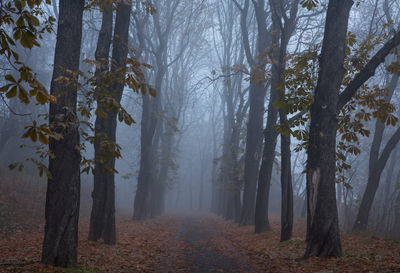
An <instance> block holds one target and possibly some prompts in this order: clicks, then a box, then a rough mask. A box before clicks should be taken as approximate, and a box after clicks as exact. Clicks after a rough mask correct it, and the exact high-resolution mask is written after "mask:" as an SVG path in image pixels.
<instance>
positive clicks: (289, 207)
mask: <svg viewBox="0 0 400 273" xmlns="http://www.w3.org/2000/svg"><path fill="white" fill-rule="evenodd" d="M282 112H283V111H282V110H281V111H280V119H281V124H285V123H286V122H287V121H286V120H285V118H286V113H282ZM290 159H291V153H290V136H285V135H281V191H282V206H281V242H283V241H286V240H290V239H291V238H292V233H293V187H292V172H291V160H290Z"/></svg>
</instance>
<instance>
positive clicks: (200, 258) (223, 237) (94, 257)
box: [0, 212, 400, 273]
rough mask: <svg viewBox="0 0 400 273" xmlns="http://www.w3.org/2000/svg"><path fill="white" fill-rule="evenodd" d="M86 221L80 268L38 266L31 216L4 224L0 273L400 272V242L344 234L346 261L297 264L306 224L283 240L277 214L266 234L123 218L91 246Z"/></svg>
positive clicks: (173, 219) (194, 217) (186, 217)
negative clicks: (112, 235)
mask: <svg viewBox="0 0 400 273" xmlns="http://www.w3.org/2000/svg"><path fill="white" fill-rule="evenodd" d="M81 216H82V217H81V219H80V226H79V247H78V260H79V264H78V268H74V269H62V268H54V267H51V266H45V265H43V264H41V263H40V257H41V247H42V242H43V223H41V222H35V221H34V219H33V218H28V217H27V216H26V217H25V218H24V219H25V221H24V224H21V223H19V224H18V223H14V224H11V223H6V222H4V221H3V225H8V226H9V227H8V228H0V272H1V273H3V272H76V273H83V272H84V273H94V272H99V273H100V272H146V273H147V272H162V273H167V272H178V273H189V272H191V273H197V272H198V273H203V272H213V273H216V272H257V273H258V272H322V271H325V272H326V271H329V272H400V253H399V251H398V250H399V249H400V243H398V242H394V241H388V240H383V239H379V238H371V237H368V236H365V237H360V236H354V235H351V234H347V233H344V232H342V241H343V251H344V256H343V257H342V258H338V259H319V258H311V259H308V260H305V261H304V260H298V258H300V257H301V256H302V255H303V253H304V248H305V243H304V234H305V229H304V227H305V223H304V221H296V223H295V234H294V236H293V238H292V240H290V241H287V242H283V243H281V242H279V235H280V232H279V231H280V227H279V217H276V216H272V217H271V226H272V229H273V230H272V231H270V232H266V233H262V234H254V227H253V226H246V227H240V226H238V225H237V224H236V223H234V222H231V221H226V220H223V219H222V218H220V217H217V216H215V215H212V214H207V213H194V212H193V213H190V214H188V213H186V214H182V213H175V214H169V215H165V216H162V217H158V218H155V219H151V220H144V221H133V220H132V219H131V217H130V216H125V217H122V216H120V217H118V220H117V244H116V245H111V246H110V245H105V244H103V243H102V242H90V241H88V240H87V234H88V229H89V225H88V216H87V215H86V214H85V213H82V215H81ZM28 220H29V221H28ZM38 220H39V219H37V221H38ZM30 222H32V223H30Z"/></svg>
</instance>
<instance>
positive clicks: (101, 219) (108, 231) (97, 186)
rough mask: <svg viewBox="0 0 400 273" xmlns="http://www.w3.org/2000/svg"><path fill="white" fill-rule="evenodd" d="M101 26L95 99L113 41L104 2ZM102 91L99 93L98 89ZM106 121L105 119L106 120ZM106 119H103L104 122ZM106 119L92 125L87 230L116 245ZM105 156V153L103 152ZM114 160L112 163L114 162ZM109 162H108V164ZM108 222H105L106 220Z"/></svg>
mask: <svg viewBox="0 0 400 273" xmlns="http://www.w3.org/2000/svg"><path fill="white" fill-rule="evenodd" d="M102 11H103V12H102V13H103V17H102V22H101V29H100V32H99V37H98V40H97V48H96V52H95V59H96V61H97V62H98V63H99V65H98V66H97V67H96V72H95V76H96V77H101V76H103V79H101V78H99V79H98V84H97V86H96V89H97V90H96V93H97V96H98V97H100V98H101V97H104V96H101V95H102V94H99V93H100V92H107V91H106V89H108V88H109V86H108V84H107V83H105V81H106V77H105V76H106V74H107V72H109V54H110V46H111V39H112V28H113V12H112V5H111V4H107V3H106V2H104V4H103V5H102ZM102 87H103V88H104V90H101V88H102ZM100 98H98V111H101V112H105V111H106V110H105V109H104V108H105V106H104V105H102V101H101V99H100ZM107 117H108V116H107ZM107 117H106V118H107ZM106 118H104V116H103V117H101V116H96V122H95V144H94V150H95V160H96V158H97V160H96V163H95V171H94V176H93V180H94V183H93V193H92V198H93V205H92V212H91V215H90V226H89V240H90V241H97V240H98V239H100V238H103V239H104V242H105V243H115V239H116V238H115V237H116V236H115V219H114V218H115V217H114V215H113V213H114V204H113V203H114V202H113V200H112V198H113V194H114V189H113V184H114V181H113V173H112V172H111V171H110V170H109V169H105V166H104V163H103V162H104V161H108V162H107V163H108V164H107V166H108V167H109V168H113V165H114V164H115V163H114V162H112V161H113V159H110V158H109V157H110V156H109V155H108V154H105V155H104V157H105V158H106V159H105V160H101V159H102V158H100V156H101V152H102V150H104V149H103V148H102V147H101V142H102V138H100V136H101V135H102V134H106V133H107V131H106V128H104V127H105V125H108V124H106V122H105V121H106ZM103 153H104V152H103ZM114 160H115V159H114ZM110 161H111V162H110ZM107 218H108V219H107Z"/></svg>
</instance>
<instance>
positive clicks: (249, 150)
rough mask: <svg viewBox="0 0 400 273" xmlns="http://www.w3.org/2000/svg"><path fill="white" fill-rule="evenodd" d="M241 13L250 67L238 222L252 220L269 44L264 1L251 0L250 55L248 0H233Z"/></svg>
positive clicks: (244, 41) (269, 38)
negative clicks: (252, 35) (253, 39)
mask: <svg viewBox="0 0 400 273" xmlns="http://www.w3.org/2000/svg"><path fill="white" fill-rule="evenodd" d="M233 1H234V3H235V4H236V6H237V7H238V9H239V10H240V12H241V16H240V18H241V21H240V26H241V32H242V40H243V46H244V50H245V53H246V58H247V62H248V63H249V66H250V90H249V117H248V122H247V138H246V151H245V161H244V162H245V163H244V178H243V179H244V190H243V205H242V210H241V213H240V224H241V225H250V224H253V223H254V207H255V197H256V187H257V175H258V170H259V164H260V154H261V153H260V150H261V145H262V127H263V117H264V98H265V94H266V88H265V75H264V74H265V71H264V70H265V65H266V58H267V49H268V47H269V46H270V45H271V36H270V33H269V31H268V28H267V12H266V10H265V8H266V7H265V1H264V0H257V1H252V3H253V5H254V10H255V17H256V21H257V42H256V43H257V46H256V48H257V52H256V53H255V54H254V55H255V56H253V55H252V54H251V48H250V44H249V35H248V29H247V17H248V11H249V6H250V3H249V0H245V1H244V4H243V7H242V6H241V5H240V4H239V3H238V2H237V1H236V0H233Z"/></svg>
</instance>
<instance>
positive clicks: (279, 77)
mask: <svg viewBox="0 0 400 273" xmlns="http://www.w3.org/2000/svg"><path fill="white" fill-rule="evenodd" d="M269 2H270V6H271V10H272V22H273V24H272V29H273V32H274V34H273V35H271V36H272V45H273V49H272V59H273V65H272V69H271V70H272V75H271V93H270V98H269V104H268V116H267V123H266V126H265V129H264V150H263V157H262V162H261V168H260V173H259V175H258V188H257V199H256V211H255V232H256V233H259V232H264V231H267V230H270V226H269V220H268V202H269V190H270V186H271V177H272V167H273V162H274V158H275V148H276V141H277V135H278V134H277V133H276V131H275V129H274V126H275V125H276V121H277V116H278V110H277V109H276V108H275V107H274V103H275V102H276V100H277V99H278V97H279V96H283V95H284V92H285V91H284V90H282V87H281V86H283V85H284V79H283V72H284V69H285V66H286V62H285V57H286V51H287V45H288V43H289V39H290V36H291V35H292V33H293V31H294V28H295V20H296V17H297V9H298V1H294V2H293V3H292V7H291V10H290V18H287V19H286V20H285V24H284V26H283V28H282V25H281V24H282V23H281V21H282V13H283V12H284V11H282V10H281V5H280V3H279V2H276V1H274V0H270V1H269ZM280 119H281V122H282V120H283V121H284V122H286V113H284V111H283V110H281V111H280ZM282 143H283V144H289V146H288V147H282V149H284V151H285V154H284V155H283V154H282V165H283V166H282V167H283V169H282V175H281V180H282V186H283V188H282V193H284V194H285V195H282V197H284V198H282V208H283V207H285V208H287V210H286V209H285V210H282V213H285V215H283V217H282V220H283V219H285V220H287V221H289V222H293V220H291V221H290V220H289V218H290V215H286V213H289V212H290V211H291V215H292V216H291V217H292V218H293V208H292V209H289V208H290V207H291V206H292V205H291V206H290V204H292V203H293V190H292V186H291V184H292V182H291V174H290V172H291V166H290V136H289V137H287V139H286V138H284V141H282ZM283 156H285V157H286V158H283ZM286 164H289V165H286ZM284 171H285V172H288V173H283V172H284ZM289 184H290V185H289ZM289 186H290V187H289ZM289 189H290V190H289ZM283 191H284V192H283ZM287 194H291V195H292V196H287ZM287 202H289V203H290V204H289V203H287ZM284 203H285V204H284ZM284 226H285V234H291V231H290V232H289V231H286V228H291V227H292V224H290V223H286V221H285V225H284ZM282 227H283V226H282ZM285 237H287V236H285Z"/></svg>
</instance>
